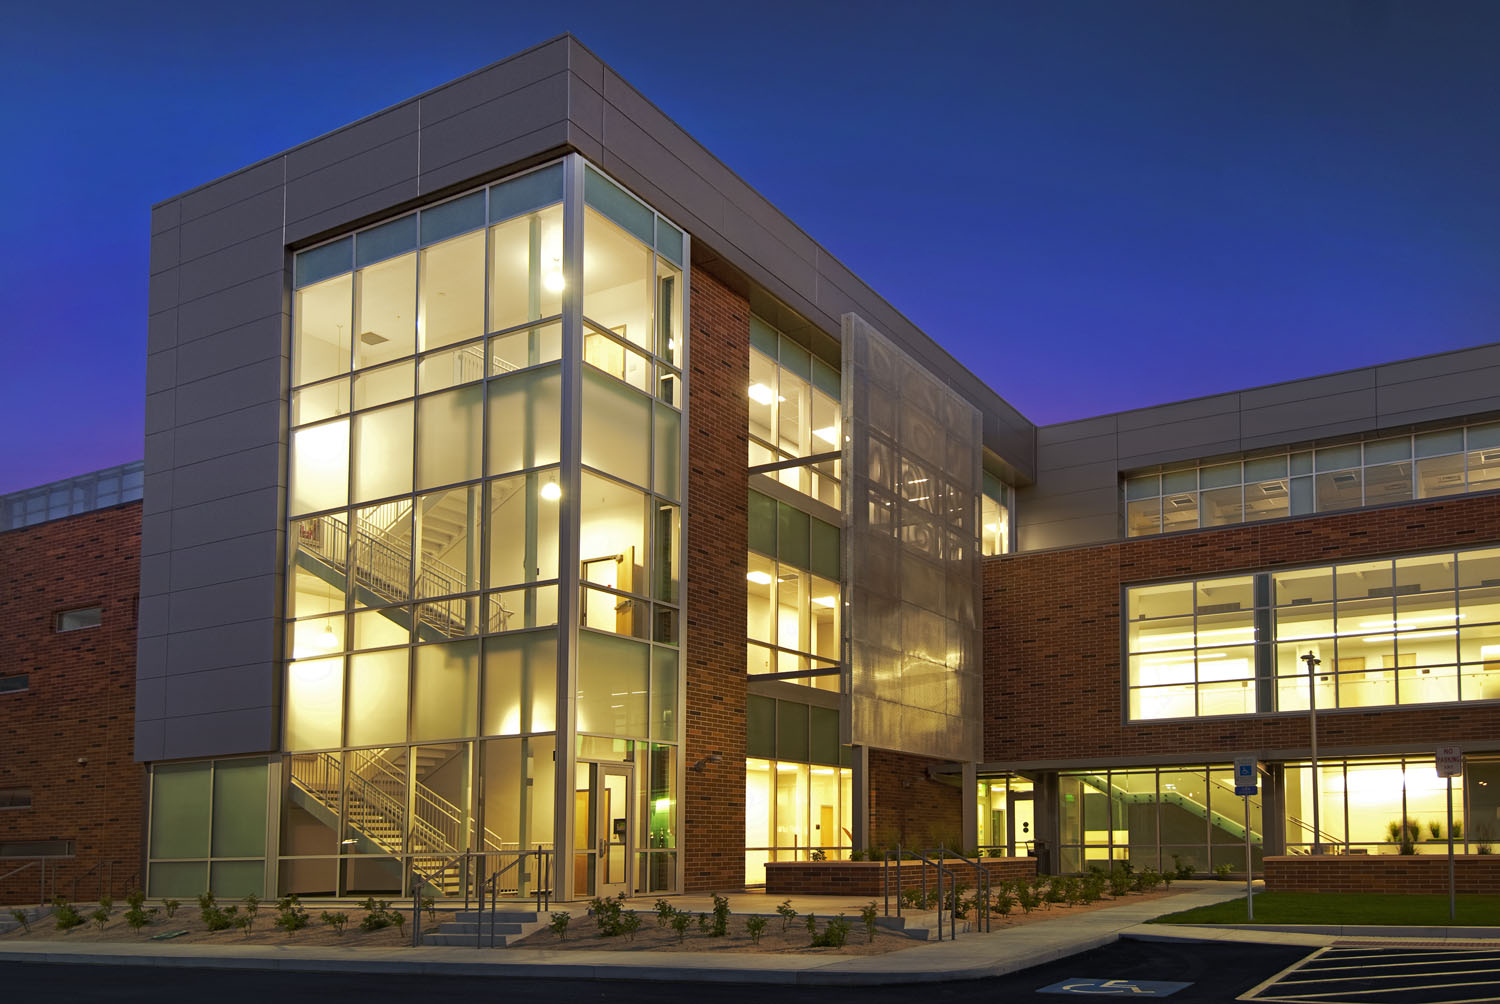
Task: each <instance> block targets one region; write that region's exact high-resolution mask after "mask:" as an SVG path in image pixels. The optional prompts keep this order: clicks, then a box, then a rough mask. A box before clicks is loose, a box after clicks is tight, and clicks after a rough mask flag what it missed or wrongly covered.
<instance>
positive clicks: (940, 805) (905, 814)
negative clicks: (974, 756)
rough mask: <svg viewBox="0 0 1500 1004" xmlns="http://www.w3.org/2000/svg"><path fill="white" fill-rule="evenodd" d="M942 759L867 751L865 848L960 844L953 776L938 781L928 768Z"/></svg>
mask: <svg viewBox="0 0 1500 1004" xmlns="http://www.w3.org/2000/svg"><path fill="white" fill-rule="evenodd" d="M939 765H942V766H951V764H950V763H949V761H947V760H934V759H932V758H930V757H921V756H913V755H911V754H907V753H892V752H890V751H889V750H874V749H872V750H871V751H870V846H871V847H873V848H877V849H879V848H894V847H895V846H896V845H897V844H900V845H901V846H902V847H913V848H918V849H925V848H929V847H937V846H938V845H939V844H942V845H944V846H946V847H950V848H952V849H954V850H957V851H962V850H965V848H964V847H962V846H961V844H962V834H963V799H962V793H961V792H960V790H959V787H958V785H957V783H955V782H956V780H957V779H956V778H951V777H950V778H949V779H948V780H947V781H937V780H934V779H932V778H930V777H928V776H927V768H928V767H930V766H939Z"/></svg>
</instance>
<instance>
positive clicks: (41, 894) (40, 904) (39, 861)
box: [0, 854, 73, 909]
mask: <svg viewBox="0 0 1500 1004" xmlns="http://www.w3.org/2000/svg"><path fill="white" fill-rule="evenodd" d="M72 859H73V855H71V854H61V855H50V854H38V855H37V856H36V860H34V861H28V862H26V863H25V864H24V865H21V866H20V867H18V868H12V869H11V870H10V871H8V872H6V873H5V874H4V875H0V882H4V881H5V880H6V879H8V878H10V877H11V876H12V875H19V874H21V873H22V872H24V871H26V870H27V869H28V868H35V867H37V866H38V865H40V866H41V868H42V871H41V881H40V884H39V885H38V887H37V901H36V903H37V908H38V909H46V906H47V862H49V861H71V860H72ZM52 892H53V893H54V894H55V893H56V892H57V866H56V865H54V866H53V868H52Z"/></svg>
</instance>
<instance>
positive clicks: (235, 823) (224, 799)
mask: <svg viewBox="0 0 1500 1004" xmlns="http://www.w3.org/2000/svg"><path fill="white" fill-rule="evenodd" d="M265 852H266V764H265V761H264V760H249V761H245V762H238V763H237V762H235V761H233V760H220V761H218V762H217V763H216V764H215V766H214V832H213V853H214V857H221V858H253V857H259V856H260V855H262V854H264V853H265ZM253 867H255V868H259V867H260V863H259V862H256V863H255V864H254V865H253ZM215 888H216V891H217V887H215ZM225 891H226V892H227V890H225ZM249 891H251V892H259V891H260V889H259V887H256V888H255V889H252V890H249Z"/></svg>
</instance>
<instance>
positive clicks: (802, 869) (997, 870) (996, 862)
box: [766, 858, 1036, 896]
mask: <svg viewBox="0 0 1500 1004" xmlns="http://www.w3.org/2000/svg"><path fill="white" fill-rule="evenodd" d="M981 860H982V863H983V864H984V868H985V871H987V872H989V873H990V884H991V886H992V887H993V886H995V885H998V884H999V883H1001V882H1013V881H1015V880H1016V879H1031V878H1035V877H1036V858H983V859H981ZM948 866H949V867H950V868H951V869H952V870H953V872H954V873H955V874H956V875H957V880H958V884H959V885H961V886H968V887H970V888H973V887H974V885H975V879H976V878H977V876H978V873H977V872H976V871H975V870H974V866H973V865H969V864H965V863H964V862H962V861H952V860H951V859H950V860H949V862H948ZM924 871H925V872H926V873H927V876H926V877H927V887H928V889H936V888H937V869H935V868H933V867H932V866H930V865H926V864H923V863H922V862H920V861H903V862H902V863H901V874H900V875H899V876H898V875H897V874H896V868H895V862H892V864H891V869H890V873H889V877H887V875H886V871H885V866H884V864H882V863H881V862H879V861H772V862H769V863H767V864H766V892H767V893H769V894H772V895H778V896H781V895H788V896H790V895H802V896H806V895H828V896H880V895H882V894H883V893H884V892H885V883H886V882H889V883H890V892H891V895H893V896H894V895H895V894H896V892H897V890H898V889H899V888H906V889H920V888H922V873H923V872H924ZM943 881H944V884H946V883H947V879H944V880H943Z"/></svg>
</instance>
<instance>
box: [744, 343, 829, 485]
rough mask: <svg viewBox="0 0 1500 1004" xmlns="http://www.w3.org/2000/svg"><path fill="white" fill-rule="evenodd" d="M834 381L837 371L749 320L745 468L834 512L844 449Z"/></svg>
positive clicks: (806, 350) (798, 346)
mask: <svg viewBox="0 0 1500 1004" xmlns="http://www.w3.org/2000/svg"><path fill="white" fill-rule="evenodd" d="M839 380H840V377H839V371H838V370H837V368H835V367H834V366H831V365H829V364H828V363H826V362H824V361H823V360H822V359H819V358H818V357H816V356H815V355H813V354H812V352H810V351H809V350H808V349H807V348H805V347H803V346H801V345H799V344H797V343H796V342H794V341H792V340H791V339H790V338H788V337H787V336H786V335H784V334H781V333H780V332H778V331H777V330H776V329H775V328H772V327H771V326H770V325H769V324H767V323H765V322H764V321H762V320H761V319H760V318H758V317H754V316H752V317H751V318H750V387H749V391H748V394H749V398H750V467H751V469H752V471H754V470H763V471H764V473H767V474H769V475H770V476H771V477H774V478H776V479H777V480H779V481H780V482H781V483H782V484H784V485H786V486H787V487H789V488H793V489H795V490H797V491H799V492H801V493H803V494H804V495H810V496H812V497H813V498H815V499H817V500H818V501H820V502H824V503H826V504H828V505H831V506H834V507H835V508H837V507H838V505H839V477H840V472H839V458H838V456H837V454H838V453H839V451H840V450H842V449H843V436H842V433H841V431H840V430H841V426H842V417H841V411H840V406H839ZM813 458H816V459H813ZM798 460H809V461H810V462H809V463H803V464H799V463H795V461H798ZM780 465H785V466H780Z"/></svg>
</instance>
